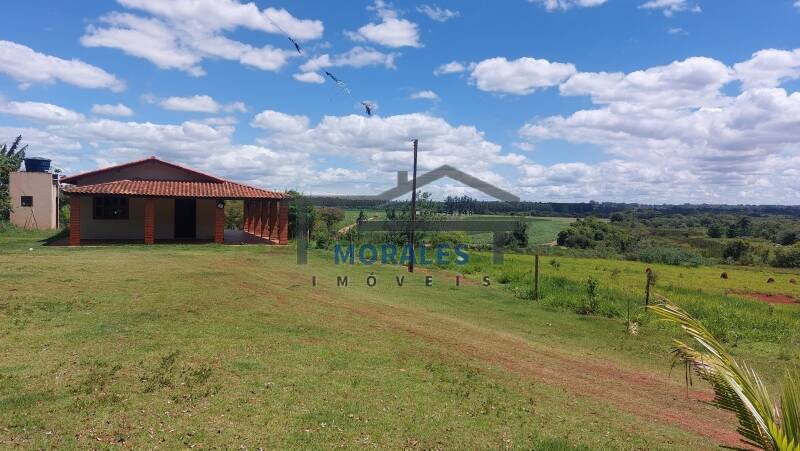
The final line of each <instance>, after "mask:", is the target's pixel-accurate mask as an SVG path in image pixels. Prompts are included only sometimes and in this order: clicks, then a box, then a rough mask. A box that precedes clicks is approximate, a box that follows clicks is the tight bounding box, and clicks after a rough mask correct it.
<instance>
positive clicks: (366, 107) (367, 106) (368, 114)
mask: <svg viewBox="0 0 800 451" xmlns="http://www.w3.org/2000/svg"><path fill="white" fill-rule="evenodd" d="M361 105H363V106H364V109H365V110H367V116H372V105H370V104H369V103H367V102H361Z"/></svg>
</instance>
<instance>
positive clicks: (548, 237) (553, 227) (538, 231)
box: [459, 215, 575, 245]
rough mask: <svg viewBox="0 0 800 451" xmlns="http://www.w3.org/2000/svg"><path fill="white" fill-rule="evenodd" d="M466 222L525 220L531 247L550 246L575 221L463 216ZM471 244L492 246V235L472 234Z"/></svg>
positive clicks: (502, 216) (470, 236)
mask: <svg viewBox="0 0 800 451" xmlns="http://www.w3.org/2000/svg"><path fill="white" fill-rule="evenodd" d="M459 218H460V219H465V220H524V221H525V222H527V223H528V243H529V244H530V245H541V244H549V243H552V242H554V241H555V240H556V238H557V237H558V232H560V231H562V230H564V229H566V228H567V226H568V225H569V224H570V223H571V222H573V221H575V219H574V218H545V217H531V216H504V215H472V216H462V217H459ZM469 239H470V243H471V244H484V245H489V244H492V234H491V233H489V232H472V233H470V234H469Z"/></svg>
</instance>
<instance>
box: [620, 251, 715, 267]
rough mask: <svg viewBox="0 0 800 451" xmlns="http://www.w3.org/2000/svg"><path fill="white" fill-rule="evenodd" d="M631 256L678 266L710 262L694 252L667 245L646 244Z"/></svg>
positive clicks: (642, 260)
mask: <svg viewBox="0 0 800 451" xmlns="http://www.w3.org/2000/svg"><path fill="white" fill-rule="evenodd" d="M630 257H632V259H633V260H638V261H640V262H644V263H662V264H665V265H676V266H692V267H695V266H700V265H703V264H706V263H708V262H707V261H706V260H705V259H704V258H703V257H702V256H700V255H698V254H696V253H694V252H690V251H685V250H683V249H679V248H676V247H667V246H646V247H643V248H640V249H639V250H637V251H636V253H634V254H632V255H630Z"/></svg>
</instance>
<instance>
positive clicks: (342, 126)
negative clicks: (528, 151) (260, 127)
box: [259, 113, 509, 183]
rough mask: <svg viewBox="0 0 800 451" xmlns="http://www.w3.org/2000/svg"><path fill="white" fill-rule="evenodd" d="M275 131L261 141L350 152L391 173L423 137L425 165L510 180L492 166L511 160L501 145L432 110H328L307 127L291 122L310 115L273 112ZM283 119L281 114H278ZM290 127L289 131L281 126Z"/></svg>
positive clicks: (293, 147) (363, 162) (356, 160)
mask: <svg viewBox="0 0 800 451" xmlns="http://www.w3.org/2000/svg"><path fill="white" fill-rule="evenodd" d="M270 117H271V118H277V119H276V120H274V121H270V124H275V125H273V126H272V127H271V128H270V129H271V130H272V131H273V133H272V134H270V135H269V136H267V137H265V138H263V139H261V140H260V141H259V143H260V144H263V145H265V146H267V147H270V148H276V149H284V150H285V151H287V152H290V153H292V152H301V153H316V154H330V155H335V156H339V157H343V158H347V159H348V160H349V161H352V162H353V163H358V164H361V165H364V166H365V167H367V168H369V170H370V171H385V172H388V173H391V172H393V171H395V170H398V169H404V168H407V167H408V165H409V149H410V147H409V145H410V144H409V142H410V138H411V137H412V136H413V137H415V138H417V139H419V140H420V152H421V155H423V157H422V158H420V163H419V164H420V168H421V169H423V170H428V169H434V168H436V167H439V166H441V165H443V164H450V165H453V166H456V167H461V168H468V169H469V171H470V173H472V174H475V175H477V176H483V177H486V178H491V181H492V182H497V183H505V182H504V181H503V180H502V178H501V177H499V176H497V175H496V174H494V173H493V172H492V170H491V166H492V165H494V164H505V163H508V162H509V160H508V156H506V155H502V154H501V146H500V145H498V144H495V143H493V142H491V141H488V140H487V139H486V138H485V137H484V135H483V133H482V132H480V131H479V130H478V129H477V128H475V127H473V126H466V125H451V124H449V123H448V122H447V121H445V120H444V119H442V118H439V117H435V116H431V115H427V114H419V113H415V114H403V115H396V116H388V117H378V116H372V117H365V116H361V115H349V116H325V117H324V118H323V119H322V120H321V121H320V122H319V123H318V124H316V125H315V126H313V127H309V128H308V129H306V130H303V131H300V130H302V127H299V126H298V127H294V126H291V125H288V126H286V125H284V124H294V123H295V122H301V125H303V126H304V125H305V124H306V123H305V121H302V119H298V118H297V117H291V118H285V117H282V116H279V115H275V114H273V113H271V114H270ZM278 119H279V120H278ZM282 127H284V128H285V130H286V131H284V132H281V131H280V130H279V129H280V128H282Z"/></svg>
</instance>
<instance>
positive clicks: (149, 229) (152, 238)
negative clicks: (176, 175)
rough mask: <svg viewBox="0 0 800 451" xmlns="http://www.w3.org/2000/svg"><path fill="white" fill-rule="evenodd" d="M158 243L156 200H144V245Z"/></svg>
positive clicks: (150, 198)
mask: <svg viewBox="0 0 800 451" xmlns="http://www.w3.org/2000/svg"><path fill="white" fill-rule="evenodd" d="M155 242H156V200H155V199H153V198H152V197H149V198H147V199H145V200H144V244H153V243H155Z"/></svg>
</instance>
